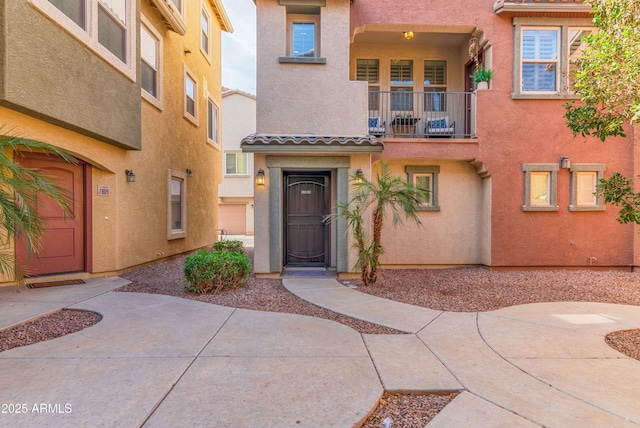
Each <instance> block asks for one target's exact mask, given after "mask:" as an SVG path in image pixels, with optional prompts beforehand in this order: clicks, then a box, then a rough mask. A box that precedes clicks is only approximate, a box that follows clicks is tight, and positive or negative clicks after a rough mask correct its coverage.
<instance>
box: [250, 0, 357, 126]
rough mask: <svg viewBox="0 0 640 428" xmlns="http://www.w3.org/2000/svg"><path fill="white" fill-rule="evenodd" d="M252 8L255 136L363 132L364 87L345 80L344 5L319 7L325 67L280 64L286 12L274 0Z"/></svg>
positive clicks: (336, 0)
mask: <svg viewBox="0 0 640 428" xmlns="http://www.w3.org/2000/svg"><path fill="white" fill-rule="evenodd" d="M256 4H257V23H258V24H257V25H258V34H259V35H260V36H259V37H258V40H257V51H258V60H257V66H258V70H260V71H259V73H258V76H257V97H258V120H257V132H258V133H275V134H319V135H364V134H366V133H367V130H368V129H367V85H366V84H365V83H363V82H350V81H349V43H348V37H349V2H348V1H345V0H327V2H326V6H325V7H321V8H320V13H321V16H320V27H321V32H320V35H321V41H320V45H321V47H320V52H321V56H322V57H324V58H326V64H288V63H287V64H282V63H280V62H279V60H278V58H279V57H282V56H286V9H285V7H284V6H279V5H278V1H277V0H257V1H256ZM261 100H263V101H261ZM274 106H277V108H274ZM320 106H322V107H320ZM324 106H330V108H324Z"/></svg>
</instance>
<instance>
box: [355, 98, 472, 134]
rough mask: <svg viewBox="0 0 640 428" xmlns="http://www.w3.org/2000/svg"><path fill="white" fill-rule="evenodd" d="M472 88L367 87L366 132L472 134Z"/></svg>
mask: <svg viewBox="0 0 640 428" xmlns="http://www.w3.org/2000/svg"><path fill="white" fill-rule="evenodd" d="M474 106H475V93H474V92H436V91H429V92H409V91H404V90H402V89H397V90H392V91H369V128H368V129H369V134H371V135H374V136H376V137H378V138H385V139H386V138H395V139H413V138H450V139H464V138H475V117H474V111H475V107H474Z"/></svg>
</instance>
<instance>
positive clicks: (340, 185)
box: [336, 168, 349, 272]
mask: <svg viewBox="0 0 640 428" xmlns="http://www.w3.org/2000/svg"><path fill="white" fill-rule="evenodd" d="M337 179H338V182H337V184H336V191H337V199H338V201H337V204H336V206H340V204H343V203H346V202H347V201H348V199H349V168H338V174H337ZM336 229H337V233H338V237H337V243H336V244H337V245H336V251H337V253H338V254H337V260H336V263H337V265H336V269H337V270H338V272H349V254H348V252H349V236H348V234H347V233H348V232H347V220H346V219H344V218H342V217H338V221H337V224H336Z"/></svg>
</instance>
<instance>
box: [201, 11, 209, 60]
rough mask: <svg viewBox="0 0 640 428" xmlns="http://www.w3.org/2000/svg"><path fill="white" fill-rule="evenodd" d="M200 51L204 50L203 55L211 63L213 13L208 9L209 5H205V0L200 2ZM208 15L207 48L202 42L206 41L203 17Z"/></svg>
mask: <svg viewBox="0 0 640 428" xmlns="http://www.w3.org/2000/svg"><path fill="white" fill-rule="evenodd" d="M200 9H201V12H200V52H202V55H204V57H205V58H206V59H207V61H209V63H211V13H209V10H208V9H207V7H206V6H205V3H204V2H201V3H200ZM204 17H206V20H207V34H206V38H207V47H206V49H205V48H203V46H202V44H203V41H204V37H205V34H204V29H203V28H202V19H203V18H204Z"/></svg>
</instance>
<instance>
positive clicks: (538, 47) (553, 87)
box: [514, 18, 593, 98]
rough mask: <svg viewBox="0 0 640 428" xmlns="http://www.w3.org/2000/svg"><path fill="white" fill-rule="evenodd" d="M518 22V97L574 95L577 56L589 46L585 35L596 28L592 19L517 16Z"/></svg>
mask: <svg viewBox="0 0 640 428" xmlns="http://www.w3.org/2000/svg"><path fill="white" fill-rule="evenodd" d="M514 24H515V26H516V40H515V48H516V58H518V61H516V70H515V73H514V78H515V82H514V88H515V93H514V98H518V97H520V98H549V97H560V98H567V97H570V96H571V95H573V94H574V90H573V82H574V80H575V79H574V77H573V75H572V71H573V70H574V69H575V65H574V64H575V60H576V59H577V58H579V57H580V55H581V54H582V52H583V50H584V49H585V47H586V44H585V41H584V36H586V35H587V34H589V33H591V32H592V31H593V29H592V28H591V27H588V25H589V23H588V20H586V21H585V20H582V19H575V20H566V19H551V18H550V19H545V20H540V19H536V18H514ZM554 24H555V25H554ZM576 24H578V25H580V24H584V25H585V27H580V26H575V27H574V26H573V25H576Z"/></svg>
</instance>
